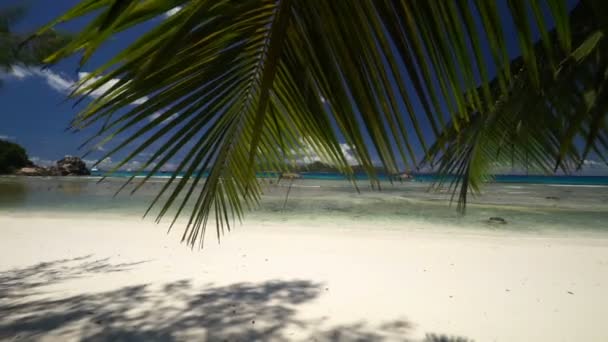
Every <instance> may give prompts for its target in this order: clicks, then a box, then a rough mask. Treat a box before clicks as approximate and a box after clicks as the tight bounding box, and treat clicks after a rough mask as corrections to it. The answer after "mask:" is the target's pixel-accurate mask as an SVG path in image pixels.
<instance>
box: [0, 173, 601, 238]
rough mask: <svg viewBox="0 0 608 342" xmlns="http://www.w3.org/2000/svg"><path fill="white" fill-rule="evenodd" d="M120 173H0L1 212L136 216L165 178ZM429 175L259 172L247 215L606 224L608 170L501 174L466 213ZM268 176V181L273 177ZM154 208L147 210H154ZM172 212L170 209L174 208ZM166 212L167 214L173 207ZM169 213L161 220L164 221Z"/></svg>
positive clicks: (261, 218) (540, 225)
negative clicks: (402, 178)
mask: <svg viewBox="0 0 608 342" xmlns="http://www.w3.org/2000/svg"><path fill="white" fill-rule="evenodd" d="M127 175H130V174H128V173H125V174H122V177H112V178H107V179H106V180H104V181H103V182H101V183H98V180H99V179H100V178H99V177H96V176H93V177H60V178H56V177H48V178H39V177H33V178H26V177H0V215H3V214H4V215H6V214H8V215H24V214H25V215H55V214H57V215H62V214H65V213H77V214H79V215H86V216H91V217H100V216H103V215H108V216H136V217H141V216H142V215H143V213H144V212H145V210H146V209H147V207H148V205H149V204H150V203H151V201H152V200H153V198H154V197H155V196H156V194H157V193H158V191H159V190H160V189H161V187H162V186H163V185H164V182H166V178H163V177H158V178H152V179H151V180H150V181H149V182H148V183H146V185H144V186H143V187H142V188H141V189H140V190H139V191H137V192H136V193H135V194H133V195H130V190H131V189H132V188H133V186H131V185H130V186H128V187H127V188H126V191H124V192H123V193H121V194H119V195H117V196H115V197H114V194H115V193H116V191H117V190H118V188H119V187H120V186H121V185H122V184H123V183H124V181H125V179H124V177H126V176H127ZM432 177H433V176H418V177H417V179H416V181H413V182H404V183H399V182H394V183H393V184H391V183H389V182H383V186H382V191H373V190H372V189H371V188H370V187H369V183H368V182H366V181H361V182H359V188H360V192H357V191H356V190H355V189H354V188H353V186H352V184H350V183H349V182H348V181H346V180H344V179H343V178H339V177H338V176H336V175H335V174H319V173H316V174H314V173H308V174H306V173H305V174H303V178H302V179H300V180H296V181H294V182H293V184H292V187H291V190H290V191H289V198H288V200H287V201H285V198H286V194H287V192H288V189H289V183H288V182H284V183H281V184H277V183H276V182H275V181H273V180H272V179H262V180H261V182H263V184H264V185H263V189H264V197H263V199H262V202H261V204H260V206H259V207H258V208H255V209H254V210H253V211H251V212H250V213H249V214H248V216H247V217H246V220H250V221H255V222H268V223H276V222H296V223H298V224H300V225H306V226H310V227H315V226H322V225H323V224H325V223H327V222H333V223H336V224H340V225H341V224H345V225H348V224H349V223H353V222H356V223H357V224H365V225H368V226H369V227H370V229H375V227H380V226H382V227H392V228H394V229H400V228H402V227H407V226H408V224H414V223H415V224H417V225H422V226H424V225H425V224H430V225H436V224H447V225H450V226H453V227H466V228H479V229H515V230H522V231H541V230H563V229H572V230H577V231H582V230H585V231H606V232H608V177H583V178H575V177H525V176H499V177H497V179H496V180H497V182H496V183H489V184H486V186H485V187H484V188H483V193H482V194H481V195H480V196H477V197H471V199H470V201H469V206H468V208H467V213H466V215H464V216H462V215H460V214H458V213H457V212H456V208H455V205H454V206H451V207H450V193H448V192H446V191H443V192H435V191H429V187H430V185H431V183H430V181H432V180H433V178H432ZM271 181H272V182H271ZM157 209H158V208H155V209H153V210H152V212H151V218H150V219H152V218H154V215H155V213H157ZM171 213H172V212H171ZM171 213H170V214H171ZM492 216H500V217H503V218H504V219H506V220H507V222H508V224H507V225H499V226H496V225H492V224H489V223H488V222H487V220H488V218H489V217H492ZM169 221H170V218H169V219H167V221H166V222H169Z"/></svg>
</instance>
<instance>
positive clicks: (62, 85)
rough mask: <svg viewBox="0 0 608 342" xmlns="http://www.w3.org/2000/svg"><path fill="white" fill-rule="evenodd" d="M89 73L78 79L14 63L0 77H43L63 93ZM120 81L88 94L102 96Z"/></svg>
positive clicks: (66, 92) (92, 80)
mask: <svg viewBox="0 0 608 342" xmlns="http://www.w3.org/2000/svg"><path fill="white" fill-rule="evenodd" d="M89 75H90V73H88V72H79V73H78V80H73V79H71V78H69V77H68V76H65V75H63V74H61V73H57V72H54V71H53V70H51V69H43V68H35V67H31V68H26V67H23V66H20V65H13V66H12V67H11V70H10V71H9V72H8V73H2V74H0V78H9V79H11V78H13V79H17V80H24V79H26V78H30V77H36V78H42V79H43V80H45V82H46V84H47V85H48V86H49V87H51V89H54V90H56V91H58V92H60V93H63V94H69V93H70V92H72V91H73V90H74V89H75V87H76V85H77V83H78V81H79V80H82V79H83V78H85V77H87V76H89ZM97 80H99V77H92V78H91V79H90V80H89V81H87V82H85V83H84V84H83V86H87V85H89V84H92V83H93V82H95V81H97ZM119 81H120V80H119V79H118V78H113V79H110V80H109V81H107V82H106V83H104V84H103V85H101V86H100V87H99V88H97V89H95V90H94V91H93V92H91V93H90V94H88V96H90V97H92V98H98V97H101V96H102V95H103V94H105V93H106V92H107V91H108V90H110V88H112V87H113V86H114V85H116V84H117V83H118V82H119ZM146 101H148V98H147V97H143V98H141V99H138V100H135V101H133V103H132V104H133V105H140V104H143V103H144V102H146Z"/></svg>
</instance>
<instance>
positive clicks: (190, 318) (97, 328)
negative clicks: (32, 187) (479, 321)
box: [0, 255, 468, 342]
mask: <svg viewBox="0 0 608 342" xmlns="http://www.w3.org/2000/svg"><path fill="white" fill-rule="evenodd" d="M144 262H145V261H144ZM141 263H142V262H135V263H115V264H113V263H110V260H109V259H94V258H93V256H91V255H88V256H83V257H79V258H74V259H64V260H57V261H53V262H46V263H40V264H36V265H33V266H29V267H24V268H19V269H12V270H8V271H4V272H0V313H1V316H2V319H1V320H0V340H5V339H6V340H21V341H30V340H37V339H39V338H41V337H47V338H48V337H50V338H55V339H56V340H61V341H64V340H76V341H168V342H171V341H190V340H196V341H201V340H205V341H293V340H296V341H318V342H341V341H387V340H390V341H394V340H395V339H397V340H402V341H412V340H411V339H408V335H409V333H410V332H411V330H412V325H411V323H409V322H408V321H406V320H396V321H391V322H387V323H385V324H382V325H380V326H376V327H372V326H369V325H368V324H366V323H364V322H357V323H353V324H347V325H341V326H334V327H329V328H327V327H326V325H324V324H323V321H324V318H319V319H315V320H304V319H300V318H298V317H297V309H298V306H299V305H303V304H306V303H309V302H312V301H314V300H315V299H316V298H317V297H319V296H320V295H322V294H323V292H324V286H323V284H319V283H313V282H310V281H306V280H290V281H283V280H281V281H278V280H277V281H268V282H261V283H235V284H231V285H228V286H213V285H209V286H205V287H202V288H197V287H195V286H193V285H192V282H191V281H190V280H180V281H175V282H171V283H167V284H164V285H162V286H152V285H148V284H142V285H137V286H127V287H123V288H119V289H116V290H113V291H106V292H97V293H86V292H85V293H83V294H79V295H74V296H58V295H56V294H55V295H54V294H53V293H50V292H47V289H46V287H47V286H48V285H52V284H57V283H60V282H64V281H69V280H71V279H76V278H81V277H94V276H102V275H103V274H106V273H114V272H125V271H128V270H130V269H132V268H134V267H137V265H139V264H141ZM303 331H304V332H305V334H306V335H302V332H303ZM425 341H432V342H436V341H441V342H443V341H450V342H452V341H454V342H456V341H458V342H461V341H462V342H464V341H468V340H466V339H458V338H451V337H446V336H436V335H428V336H427V339H426V340H425Z"/></svg>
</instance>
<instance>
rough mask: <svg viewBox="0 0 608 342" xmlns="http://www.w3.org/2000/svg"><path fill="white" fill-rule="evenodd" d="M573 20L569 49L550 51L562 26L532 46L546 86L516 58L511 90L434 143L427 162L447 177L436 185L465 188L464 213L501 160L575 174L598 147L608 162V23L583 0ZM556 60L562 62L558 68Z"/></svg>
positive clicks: (462, 190)
mask: <svg viewBox="0 0 608 342" xmlns="http://www.w3.org/2000/svg"><path fill="white" fill-rule="evenodd" d="M571 20H572V30H573V36H572V42H571V43H570V44H572V45H573V46H574V50H573V51H572V52H571V53H569V54H564V55H562V56H560V55H549V54H548V53H549V52H550V51H553V50H554V49H555V48H557V47H558V46H559V44H560V41H559V39H558V37H559V36H558V35H557V34H556V31H558V28H556V29H555V31H554V32H551V33H547V34H546V35H547V36H548V37H549V38H550V41H549V42H548V43H547V42H542V43H541V42H539V43H537V44H536V45H535V46H534V50H535V54H536V55H537V56H539V58H538V60H539V64H538V65H542V67H541V68H540V69H539V71H538V72H539V76H540V78H539V82H540V84H542V87H541V88H538V87H536V85H537V83H536V82H535V81H533V80H531V79H530V78H528V77H526V74H528V73H529V72H530V70H529V69H528V66H527V64H526V63H525V59H526V57H525V56H524V57H523V60H522V59H521V58H520V59H516V60H514V61H513V62H512V65H511V69H512V70H514V71H516V72H514V74H513V76H511V81H510V82H508V83H507V85H508V88H509V93H507V94H503V95H500V96H499V100H498V101H497V102H496V104H495V106H494V107H493V108H492V109H491V110H489V111H486V112H474V111H473V110H471V112H473V115H474V120H472V121H471V122H468V123H465V122H459V123H456V122H453V123H452V124H451V125H450V127H449V128H448V129H446V130H445V131H444V132H443V134H442V136H441V137H440V138H439V139H438V140H437V141H436V143H435V144H434V145H433V146H432V148H431V151H430V153H429V155H428V158H427V159H426V160H425V162H426V163H431V162H438V163H439V165H440V166H439V169H438V172H439V173H440V174H441V175H442V176H443V178H442V181H441V182H439V184H438V186H441V185H442V184H443V183H444V182H445V181H448V180H450V181H451V185H450V186H451V187H452V188H453V190H454V191H455V192H456V191H458V192H459V193H460V195H459V201H458V203H459V208H460V210H462V211H464V208H465V204H466V197H467V193H468V192H469V191H474V192H475V191H478V190H479V186H480V185H481V183H482V182H483V181H484V180H487V179H488V177H489V174H490V173H491V171H492V169H493V166H495V165H497V164H498V165H508V164H509V163H510V164H514V165H516V166H518V167H526V168H529V169H532V170H535V171H537V172H543V173H553V172H554V171H556V170H557V169H560V170H561V171H562V172H565V173H571V172H573V171H575V170H577V169H580V168H581V166H582V165H583V164H584V162H585V160H586V159H587V158H588V156H589V154H590V153H592V152H593V153H595V155H596V156H597V157H598V158H601V159H602V160H606V158H605V157H606V153H607V151H608V149H607V147H608V146H607V145H606V144H605V142H606V141H605V139H604V137H605V136H606V135H607V133H608V130H607V129H608V126H607V125H606V120H605V118H606V113H607V111H608V103H607V100H606V96H607V95H608V93H607V90H608V89H607V88H606V86H607V85H608V83H606V82H607V81H608V79H607V76H608V73H607V72H608V69H607V67H608V44H607V42H606V40H605V39H604V35H605V27H603V22H604V21H603V18H602V17H601V16H598V14H597V13H594V11H593V6H591V4H590V3H589V2H584V1H583V2H581V3H580V4H579V5H578V6H577V7H576V8H575V9H574V11H573V12H572V17H571ZM556 57H559V61H560V62H559V66H558V67H557V68H554V65H555V60H554V58H556ZM497 82H500V81H499V80H498V79H496V80H494V82H493V83H495V84H496V83H497ZM457 126H458V127H459V128H460V129H458V130H457V129H456V127H457ZM577 141H583V142H584V144H581V143H577Z"/></svg>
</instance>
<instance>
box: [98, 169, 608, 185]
mask: <svg viewBox="0 0 608 342" xmlns="http://www.w3.org/2000/svg"><path fill="white" fill-rule="evenodd" d="M92 175H93V176H98V177H101V176H103V175H104V172H102V171H94V172H93V173H92ZM133 175H137V173H135V172H130V171H117V172H114V173H113V174H112V175H111V177H112V178H129V177H131V176H133ZM278 175H279V174H278V173H273V172H267V173H260V174H258V176H259V177H260V178H277V177H278ZM414 175H415V180H414V181H416V182H423V183H430V182H435V181H437V180H438V179H439V177H438V176H437V175H434V174H414ZM170 176H171V175H170V174H169V173H161V172H158V173H155V174H154V177H157V178H163V177H166V178H169V177H170ZM180 176H181V175H180ZM301 176H302V179H315V180H346V179H347V178H346V177H345V176H344V175H343V174H341V173H338V172H302V173H301ZM355 178H356V179H357V180H362V181H363V180H369V177H368V176H367V174H364V173H357V174H355ZM378 178H379V179H380V180H383V181H388V178H389V177H387V176H386V175H385V174H379V175H378ZM493 182H494V183H521V184H569V185H608V176H539V175H532V176H525V175H497V176H495V177H494V181H493Z"/></svg>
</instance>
